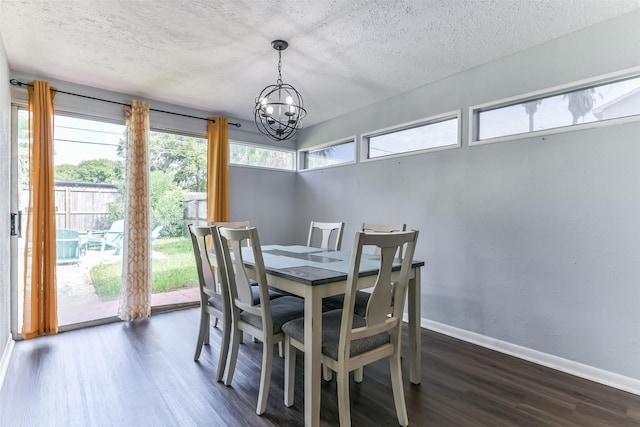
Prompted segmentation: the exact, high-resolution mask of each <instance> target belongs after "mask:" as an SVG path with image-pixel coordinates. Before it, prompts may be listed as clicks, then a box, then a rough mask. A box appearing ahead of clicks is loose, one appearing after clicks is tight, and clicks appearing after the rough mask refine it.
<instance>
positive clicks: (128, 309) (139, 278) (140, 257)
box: [118, 100, 151, 320]
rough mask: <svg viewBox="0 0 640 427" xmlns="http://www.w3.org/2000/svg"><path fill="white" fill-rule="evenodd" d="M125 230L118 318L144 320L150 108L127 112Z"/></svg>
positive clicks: (137, 106) (142, 105) (147, 310)
mask: <svg viewBox="0 0 640 427" xmlns="http://www.w3.org/2000/svg"><path fill="white" fill-rule="evenodd" d="M126 123H127V141H126V153H127V154H126V172H125V176H126V179H125V194H124V208H125V229H124V245H123V262H122V289H121V291H120V306H119V308H118V317H119V318H120V319H122V320H134V319H146V318H147V317H149V315H150V314H151V237H150V234H149V230H151V209H150V205H149V155H148V146H149V104H148V103H146V102H143V101H137V100H134V101H131V107H127V108H126Z"/></svg>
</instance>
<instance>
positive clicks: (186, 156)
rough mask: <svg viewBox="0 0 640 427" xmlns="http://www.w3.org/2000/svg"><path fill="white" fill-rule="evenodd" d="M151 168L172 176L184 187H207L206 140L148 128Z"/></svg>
mask: <svg viewBox="0 0 640 427" xmlns="http://www.w3.org/2000/svg"><path fill="white" fill-rule="evenodd" d="M149 162H150V165H151V171H152V172H153V171H163V172H167V173H170V174H171V175H172V176H173V182H174V183H175V184H176V185H177V186H178V187H180V188H182V189H183V190H185V191H194V192H203V191H206V189H207V144H206V143H203V140H202V139H200V138H195V137H191V136H184V135H176V134H171V133H160V132H152V133H151V137H150V138H149Z"/></svg>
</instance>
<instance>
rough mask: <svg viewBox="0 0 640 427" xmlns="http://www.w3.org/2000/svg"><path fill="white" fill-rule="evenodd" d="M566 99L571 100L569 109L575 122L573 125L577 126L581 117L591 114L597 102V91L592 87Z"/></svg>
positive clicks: (569, 94) (572, 93) (567, 96)
mask: <svg viewBox="0 0 640 427" xmlns="http://www.w3.org/2000/svg"><path fill="white" fill-rule="evenodd" d="M564 97H565V98H569V104H568V105H567V107H568V108H569V111H570V112H571V115H572V116H573V122H572V123H571V124H573V125H575V124H577V123H578V119H579V118H580V117H584V116H586V115H587V114H589V112H590V111H591V109H592V108H593V105H594V104H595V102H596V90H595V89H594V88H592V87H591V88H588V89H583V90H578V91H575V92H571V93H568V94H566V95H565V96H564Z"/></svg>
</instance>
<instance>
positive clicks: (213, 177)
mask: <svg viewBox="0 0 640 427" xmlns="http://www.w3.org/2000/svg"><path fill="white" fill-rule="evenodd" d="M214 121H215V122H214ZM207 138H208V141H209V149H208V153H207V222H208V223H211V222H212V221H216V222H218V221H223V222H226V221H229V120H228V119H227V118H226V117H209V121H208V122H207Z"/></svg>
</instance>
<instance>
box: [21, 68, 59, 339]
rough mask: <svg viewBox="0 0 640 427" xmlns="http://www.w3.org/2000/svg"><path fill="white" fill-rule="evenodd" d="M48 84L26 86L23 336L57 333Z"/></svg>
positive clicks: (51, 138)
mask: <svg viewBox="0 0 640 427" xmlns="http://www.w3.org/2000/svg"><path fill="white" fill-rule="evenodd" d="M52 89H53V90H55V88H52V87H51V86H50V85H49V82H43V81H37V80H36V81H34V82H33V85H29V131H30V133H29V171H30V172H29V174H30V175H29V208H28V211H27V227H26V236H25V237H26V238H25V249H24V261H25V262H24V265H25V272H24V311H23V325H22V336H23V337H24V339H31V338H34V337H37V336H40V335H45V334H55V333H57V332H58V306H57V298H56V297H57V295H56V206H55V196H54V182H53V115H54V108H53V98H54V96H55V92H52Z"/></svg>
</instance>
